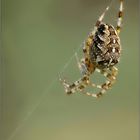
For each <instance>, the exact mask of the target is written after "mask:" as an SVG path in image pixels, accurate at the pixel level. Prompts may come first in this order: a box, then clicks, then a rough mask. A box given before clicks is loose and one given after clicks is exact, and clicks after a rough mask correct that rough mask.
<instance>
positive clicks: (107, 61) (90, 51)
mask: <svg viewBox="0 0 140 140" xmlns="http://www.w3.org/2000/svg"><path fill="white" fill-rule="evenodd" d="M108 9H109V6H108V7H107V8H106V9H105V11H104V12H103V13H102V14H101V16H100V17H99V19H98V20H97V21H96V24H95V26H94V29H93V31H92V32H91V33H90V34H89V35H88V37H87V39H86V41H85V42H84V47H83V53H84V58H82V59H81V61H79V59H78V57H77V54H76V58H77V63H78V67H79V69H80V71H81V73H82V78H80V79H79V80H77V81H75V82H74V83H72V84H69V83H68V82H67V81H66V80H65V79H61V78H60V81H61V82H62V84H63V86H64V89H65V92H66V93H67V94H72V93H75V92H81V93H84V94H86V95H88V96H92V97H95V98H99V97H101V96H102V95H103V94H105V93H106V91H107V90H108V89H110V88H111V87H112V86H113V84H114V83H115V81H116V76H117V74H118V69H117V68H116V67H115V65H116V64H117V63H118V62H119V59H120V54H121V45H120V38H119V33H120V30H121V24H122V14H123V0H120V8H119V12H118V20H117V26H116V28H114V26H112V25H111V24H107V23H104V22H103V18H104V16H105V13H106V12H107V11H108ZM95 70H96V71H97V72H99V73H101V74H103V75H104V76H105V77H106V79H107V80H106V81H105V83H103V84H101V85H96V84H94V83H92V82H91V80H90V76H91V75H92V74H93V73H94V72H95ZM87 86H91V87H94V88H95V87H96V88H99V89H100V91H99V92H98V93H96V94H95V93H92V92H87V91H85V90H84V89H85V88H86V87H87Z"/></svg>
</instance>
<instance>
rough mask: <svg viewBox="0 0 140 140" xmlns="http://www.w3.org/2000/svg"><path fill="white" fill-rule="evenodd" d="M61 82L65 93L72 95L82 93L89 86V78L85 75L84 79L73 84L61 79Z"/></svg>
mask: <svg viewBox="0 0 140 140" xmlns="http://www.w3.org/2000/svg"><path fill="white" fill-rule="evenodd" d="M60 81H61V82H62V84H63V86H64V89H65V92H66V93H67V94H72V93H75V92H76V91H82V90H83V89H84V88H85V87H87V85H88V84H89V76H88V75H84V76H83V77H82V78H80V79H79V80H77V81H75V82H74V83H72V84H69V83H67V81H66V80H65V79H61V78H60Z"/></svg>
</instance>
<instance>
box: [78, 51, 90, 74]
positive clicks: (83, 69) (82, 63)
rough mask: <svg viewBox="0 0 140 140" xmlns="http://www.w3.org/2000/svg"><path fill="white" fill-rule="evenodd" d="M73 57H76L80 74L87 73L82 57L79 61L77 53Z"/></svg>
mask: <svg viewBox="0 0 140 140" xmlns="http://www.w3.org/2000/svg"><path fill="white" fill-rule="evenodd" d="M75 57H76V60H77V65H78V68H79V70H80V72H81V74H82V75H85V74H87V73H88V70H87V67H86V65H85V61H84V58H82V59H81V62H80V61H79V58H78V55H77V53H75Z"/></svg>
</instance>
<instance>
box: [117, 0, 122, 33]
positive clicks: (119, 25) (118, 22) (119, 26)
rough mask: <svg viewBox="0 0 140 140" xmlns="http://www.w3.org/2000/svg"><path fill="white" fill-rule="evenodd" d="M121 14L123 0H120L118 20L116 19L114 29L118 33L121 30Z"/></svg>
mask: <svg viewBox="0 0 140 140" xmlns="http://www.w3.org/2000/svg"><path fill="white" fill-rule="evenodd" d="M122 16H123V0H120V9H119V12H118V21H117V27H116V30H117V32H118V33H120V30H121V25H122Z"/></svg>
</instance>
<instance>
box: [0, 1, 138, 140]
mask: <svg viewBox="0 0 140 140" xmlns="http://www.w3.org/2000/svg"><path fill="white" fill-rule="evenodd" d="M109 3H110V0H40V1H36V0H2V6H1V8H2V22H1V24H2V46H1V56H2V57H1V58H2V59H1V82H2V83H1V94H0V102H1V106H0V111H1V112H0V113H1V114H0V117H1V118H0V121H1V122H0V127H1V140H138V132H139V124H138V123H139V79H138V76H139V74H138V71H139V62H138V61H139V60H138V59H139V41H138V35H139V33H138V31H139V28H138V26H139V25H138V24H139V23H138V10H139V9H138V0H133V1H132V0H127V1H125V3H124V19H123V29H122V32H121V34H120V37H121V43H122V57H121V61H120V63H119V64H118V68H119V75H118V78H117V82H116V84H115V85H114V87H113V88H112V89H111V90H109V91H108V92H107V94H106V95H105V96H104V97H103V98H101V99H99V100H96V99H94V98H91V97H87V96H84V95H81V94H73V95H71V96H66V95H65V93H64V89H63V87H62V85H61V84H60V82H59V81H58V74H59V73H61V70H64V73H63V76H66V77H68V79H69V80H70V81H75V80H77V79H78V77H80V74H79V71H78V68H77V65H76V60H75V58H74V57H73V58H72V60H71V61H70V63H68V66H67V67H66V68H65V69H63V67H64V65H65V64H66V63H67V62H68V61H69V60H70V58H71V57H72V55H73V54H74V52H75V50H76V48H77V47H79V46H80V45H81V44H82V42H83V41H84V39H85V38H86V37H87V35H88V33H89V32H90V31H91V29H92V28H93V26H94V23H95V22H96V20H97V18H98V17H99V15H100V14H101V13H102V12H103V10H104V9H105V7H106V6H107V5H108V4H109ZM118 9H119V0H114V1H113V3H112V6H111V7H110V10H109V12H108V13H107V14H106V16H105V21H106V22H108V23H111V24H113V25H116V21H117V12H118ZM81 51H82V49H81V50H80V52H79V53H81ZM95 77H96V75H95ZM99 77H100V75H99ZM93 79H94V80H95V81H96V80H97V81H98V79H97V78H93ZM99 79H100V78H99ZM92 91H93V92H94V89H92Z"/></svg>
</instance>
